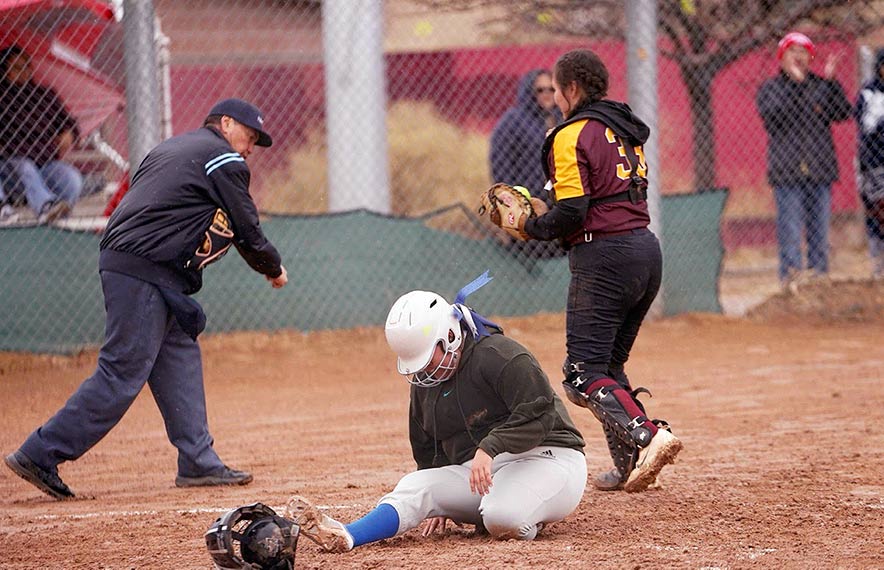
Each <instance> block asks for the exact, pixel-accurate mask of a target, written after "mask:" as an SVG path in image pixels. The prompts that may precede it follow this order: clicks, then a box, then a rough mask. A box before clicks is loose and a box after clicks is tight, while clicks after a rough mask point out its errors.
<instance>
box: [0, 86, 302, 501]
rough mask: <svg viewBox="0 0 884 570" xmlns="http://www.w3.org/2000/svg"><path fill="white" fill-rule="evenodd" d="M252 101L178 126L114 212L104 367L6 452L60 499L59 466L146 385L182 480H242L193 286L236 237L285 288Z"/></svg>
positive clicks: (264, 138) (65, 492) (265, 142)
mask: <svg viewBox="0 0 884 570" xmlns="http://www.w3.org/2000/svg"><path fill="white" fill-rule="evenodd" d="M263 129H264V118H263V116H262V115H261V112H260V111H259V110H258V109H257V108H256V107H255V106H254V105H252V104H251V103H248V102H246V101H242V100H240V99H225V100H223V101H220V102H218V103H217V104H216V105H215V106H214V107H213V108H212V110H211V111H210V112H209V115H208V117H206V120H205V122H204V125H203V127H202V128H200V129H197V130H195V131H192V132H189V133H185V134H183V135H180V136H177V137H173V138H171V139H169V140H167V141H165V142H163V143H161V144H160V145H159V146H157V147H156V148H154V149H153V150H152V151H150V153H148V155H147V157H146V158H145V159H144V161H143V162H142V163H141V166H140V167H139V168H138V171H137V172H136V173H135V176H134V177H133V179H132V187H131V189H130V190H129V192H128V193H127V194H126V196H124V198H123V200H122V201H121V202H120V205H119V207H118V208H117V209H116V211H115V212H114V213H113V215H112V216H111V218H110V220H109V221H108V225H107V230H106V231H105V234H104V238H103V239H102V240H101V246H100V249H101V253H100V256H99V262H98V269H99V274H100V276H101V286H102V289H103V291H104V300H105V308H106V311H107V323H106V329H105V341H104V345H103V346H102V347H101V350H100V352H99V354H98V366H97V368H96V370H95V373H94V374H93V375H92V376H91V377H90V378H88V379H87V380H86V381H84V382H83V384H81V385H80V387H79V388H78V389H77V391H76V392H75V393H74V394H73V396H71V398H70V399H69V400H68V401H67V403H66V404H65V405H64V407H63V408H61V410H59V411H58V412H57V413H56V414H55V415H54V416H53V417H52V418H50V419H49V421H47V422H46V423H45V424H43V425H42V426H41V427H39V428H37V430H36V431H34V432H33V433H32V434H31V435H30V436H29V437H28V438H27V439H26V440H25V442H24V443H23V444H22V446H21V447H20V448H19V449H18V450H17V451H15V452H13V453H12V454H10V455H8V456H7V457H6V464H7V465H8V466H9V468H10V469H12V470H13V471H15V472H16V473H17V474H18V475H19V476H21V477H22V478H23V479H25V480H26V481H28V482H29V483H31V484H33V485H34V486H35V487H37V488H38V489H40V490H41V491H43V492H44V493H46V494H48V495H51V496H52V497H55V498H56V499H66V498H70V497H73V496H74V493H73V491H71V490H70V488H68V486H67V485H65V484H64V482H63V481H62V480H61V478H60V477H59V475H58V465H59V464H60V463H62V462H64V461H71V460H75V459H78V458H79V457H80V456H82V455H83V454H84V453H86V451H88V450H89V449H90V448H91V447H92V446H93V445H95V444H96V443H98V442H99V441H100V440H101V438H103V437H104V436H105V435H106V434H107V433H108V432H109V431H110V430H111V429H112V428H113V427H114V426H115V425H116V424H117V422H119V421H120V419H122V417H123V414H125V413H126V410H127V409H129V406H130V405H131V404H132V402H133V401H134V400H135V398H136V396H138V393H139V392H140V391H141V389H142V388H143V387H144V384H145V382H147V383H148V384H149V385H150V390H151V392H152V393H153V397H154V400H155V401H156V403H157V407H159V409H160V412H161V414H162V416H163V421H164V422H165V424H166V433H167V435H168V437H169V441H170V442H172V445H174V446H175V447H176V448H178V476H177V478H176V479H175V484H176V485H177V486H179V487H196V486H210V485H245V484H247V483H249V482H251V480H252V475H251V474H250V473H247V472H245V471H238V470H235V469H231V468H230V467H228V466H226V465H225V464H224V463H223V462H222V461H221V459H220V458H219V457H218V454H217V453H215V450H214V449H213V448H212V444H213V440H212V436H211V435H210V434H209V428H208V423H207V419H206V398H205V391H204V388H203V371H202V360H201V356H200V347H199V343H198V342H197V340H196V339H197V336H198V335H199V333H200V332H202V330H203V328H204V327H205V322H206V317H205V314H204V313H203V311H202V308H201V307H200V305H199V303H197V302H196V301H195V300H193V299H192V298H191V297H190V295H192V294H193V293H196V292H197V291H199V290H200V288H201V287H202V270H203V268H204V267H205V266H206V265H208V264H210V263H212V262H214V261H217V260H218V259H220V258H221V256H223V255H224V254H225V253H226V252H227V250H228V249H229V248H230V246H231V245H233V246H234V247H236V249H237V250H238V251H239V253H240V255H241V256H242V257H243V258H244V259H245V260H246V262H247V263H248V264H249V266H251V267H252V269H254V270H255V271H257V272H258V273H261V274H263V275H264V276H265V277H266V278H267V280H268V281H269V282H270V284H271V285H272V286H273V287H274V288H276V289H278V288H281V287H284V286H285V284H286V283H287V282H288V277H287V274H286V270H285V267H283V266H282V263H281V260H280V256H279V253H278V252H277V251H276V248H275V247H273V244H271V243H270V242H269V241H268V240H267V238H266V237H265V236H264V233H263V231H262V230H261V226H260V224H259V221H258V211H257V208H256V207H255V203H254V202H253V201H252V197H251V195H250V194H249V181H250V172H249V168H248V166H246V159H247V158H248V157H249V155H250V154H251V153H252V150H253V149H254V147H255V145H258V146H264V147H269V146H270V145H271V144H272V140H271V138H270V135H268V134H267V133H266V132H265V131H264V130H263Z"/></svg>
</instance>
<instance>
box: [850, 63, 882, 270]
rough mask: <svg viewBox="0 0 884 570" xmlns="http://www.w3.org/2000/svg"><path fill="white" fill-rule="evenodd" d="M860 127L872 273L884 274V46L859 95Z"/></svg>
mask: <svg viewBox="0 0 884 570" xmlns="http://www.w3.org/2000/svg"><path fill="white" fill-rule="evenodd" d="M854 118H855V119H856V122H857V126H858V127H859V168H860V172H861V173H862V188H861V191H860V198H861V199H862V203H863V206H864V208H865V217H866V234H867V235H868V238H869V256H870V257H871V259H872V276H873V277H875V278H877V279H881V278H884V49H879V50H878V52H877V54H876V56H875V76H874V77H873V78H872V79H871V80H870V81H868V82H867V83H866V84H865V85H863V87H862V89H861V90H860V92H859V95H858V96H857V98H856V107H855V108H854Z"/></svg>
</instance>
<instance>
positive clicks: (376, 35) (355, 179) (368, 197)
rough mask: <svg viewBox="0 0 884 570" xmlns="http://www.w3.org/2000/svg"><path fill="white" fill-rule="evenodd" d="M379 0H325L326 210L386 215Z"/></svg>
mask: <svg viewBox="0 0 884 570" xmlns="http://www.w3.org/2000/svg"><path fill="white" fill-rule="evenodd" d="M383 18H384V10H383V1H382V0H325V1H324V2H323V3H322V43H323V59H324V62H325V92H326V120H327V122H328V186H329V187H328V206H329V210H330V211H332V212H340V211H343V210H353V209H359V208H366V209H368V210H373V211H375V212H379V213H384V214H388V213H390V179H389V171H388V165H387V125H386V120H387V119H386V103H387V90H386V82H385V79H384V53H383V42H382V39H383V27H384V26H383Z"/></svg>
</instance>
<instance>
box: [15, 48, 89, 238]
mask: <svg viewBox="0 0 884 570" xmlns="http://www.w3.org/2000/svg"><path fill="white" fill-rule="evenodd" d="M0 72H2V78H0V163H2V166H0V176H2V178H3V179H4V186H5V192H6V193H8V194H13V193H15V192H21V193H22V194H23V195H24V197H25V200H26V201H27V204H28V206H29V207H30V208H31V210H33V212H34V215H35V216H36V217H37V220H38V221H39V222H40V223H50V222H53V221H55V220H57V219H59V218H62V217H64V216H67V215H68V214H69V213H70V211H71V207H72V206H73V205H74V203H76V201H77V200H78V199H79V197H80V193H81V192H82V190H83V176H82V175H81V174H80V172H79V171H78V170H77V169H76V168H75V167H74V166H73V165H71V164H69V163H67V162H64V161H63V160H62V158H64V156H65V154H67V152H68V151H69V150H70V149H71V147H72V146H73V145H74V143H75V142H76V140H77V138H78V136H79V132H78V130H77V122H76V121H75V120H74V118H73V117H72V116H71V115H70V114H69V113H68V111H67V109H65V106H64V103H63V102H62V100H61V99H60V98H59V96H58V94H57V93H56V92H55V91H54V90H53V89H52V88H51V87H46V86H43V85H39V84H37V83H35V82H34V80H33V69H32V65H31V58H30V56H29V55H28V54H27V53H26V52H25V51H24V50H23V49H22V48H20V47H19V46H10V47H7V48H5V49H3V50H2V51H0ZM13 201H14V200H13V197H12V196H11V195H0V203H4V202H10V203H11V202H13ZM7 205H9V204H7ZM7 212H8V209H7Z"/></svg>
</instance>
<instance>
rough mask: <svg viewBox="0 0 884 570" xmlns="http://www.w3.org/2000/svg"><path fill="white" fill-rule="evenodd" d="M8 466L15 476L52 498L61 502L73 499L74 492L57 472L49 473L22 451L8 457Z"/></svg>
mask: <svg viewBox="0 0 884 570" xmlns="http://www.w3.org/2000/svg"><path fill="white" fill-rule="evenodd" d="M5 461H6V465H7V467H9V468H10V469H12V470H13V471H15V474H16V475H18V476H19V477H21V478H22V479H24V480H25V481H27V482H28V483H30V484H31V485H33V486H34V487H36V488H38V489H40V490H41V491H43V492H44V493H46V494H47V495H49V496H50V497H54V498H56V499H59V500H64V499H73V498H74V496H75V495H74V492H73V491H71V489H70V487H68V486H67V485H65V484H64V481H62V480H61V477H59V476H58V472H57V471H47V470H45V469H43V468H42V467H40V466H39V465H36V464H35V463H34V462H33V461H31V460H30V459H28V457H27V456H26V455H25V454H24V453H22V452H21V451H15V452H13V453H10V454H9V455H7V456H6V459H5Z"/></svg>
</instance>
